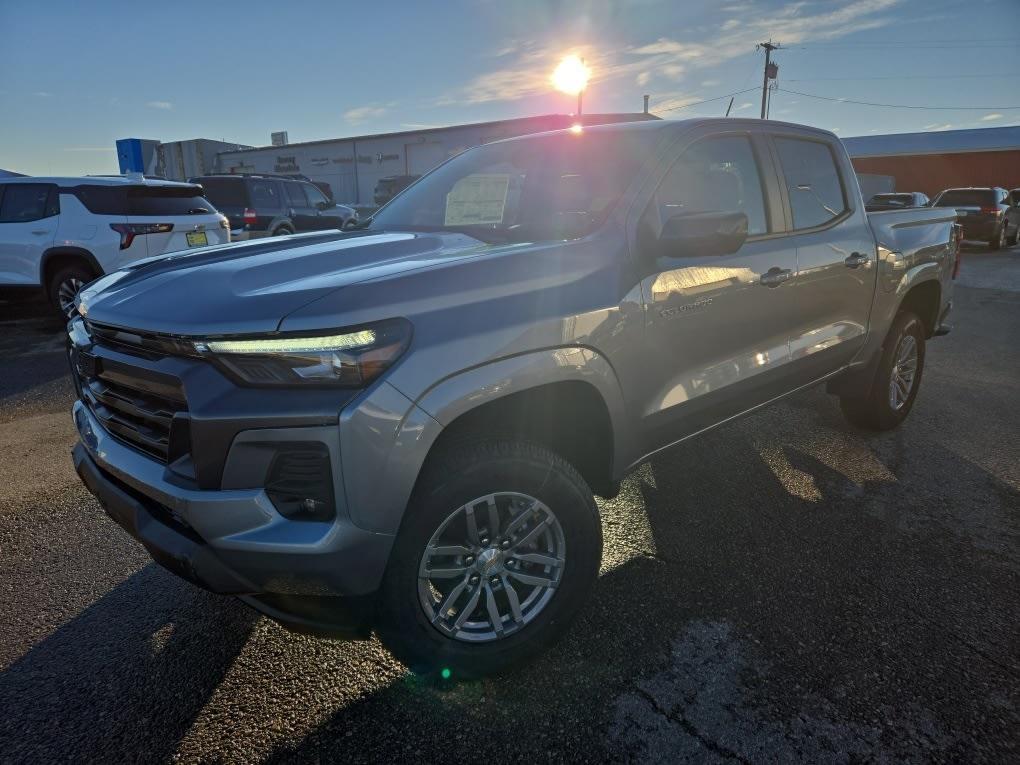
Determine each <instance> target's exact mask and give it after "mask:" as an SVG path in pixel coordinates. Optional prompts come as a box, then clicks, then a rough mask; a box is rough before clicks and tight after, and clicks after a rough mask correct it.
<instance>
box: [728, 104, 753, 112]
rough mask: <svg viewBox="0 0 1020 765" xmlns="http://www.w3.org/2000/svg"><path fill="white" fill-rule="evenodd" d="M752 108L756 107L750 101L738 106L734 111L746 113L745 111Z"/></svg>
mask: <svg viewBox="0 0 1020 765" xmlns="http://www.w3.org/2000/svg"><path fill="white" fill-rule="evenodd" d="M752 106H754V104H752V103H751V102H750V101H744V103H742V104H740V105H738V106H737V108H736V109H734V110H733V111H735V112H742V111H744V109H750V108H751V107H752Z"/></svg>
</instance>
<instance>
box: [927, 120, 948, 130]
mask: <svg viewBox="0 0 1020 765" xmlns="http://www.w3.org/2000/svg"><path fill="white" fill-rule="evenodd" d="M952 127H953V123H951V122H945V123H943V124H941V125H940V124H939V123H938V122H933V123H931V124H930V125H925V126H924V129H925V130H950V129H951V128H952Z"/></svg>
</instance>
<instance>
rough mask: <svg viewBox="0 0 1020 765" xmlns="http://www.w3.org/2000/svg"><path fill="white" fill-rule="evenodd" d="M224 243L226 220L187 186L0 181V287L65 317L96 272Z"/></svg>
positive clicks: (115, 179)
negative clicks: (39, 294) (38, 294)
mask: <svg viewBox="0 0 1020 765" xmlns="http://www.w3.org/2000/svg"><path fill="white" fill-rule="evenodd" d="M228 241H230V232H229V231H228V229H227V222H226V219H225V218H224V217H223V216H222V215H220V214H219V213H218V212H217V211H216V209H215V208H214V207H213V205H212V204H211V203H210V202H209V201H208V200H207V199H205V198H204V197H203V196H202V190H201V189H200V188H199V187H198V186H195V185H193V184H187V183H173V182H170V181H164V180H151V179H145V178H143V177H142V176H103V177H89V176H86V177H83V178H28V177H22V178H4V179H3V180H2V181H0V289H3V291H4V292H5V293H7V294H11V293H13V292H15V291H18V292H25V291H39V290H42V291H43V292H44V293H45V295H46V297H48V298H49V300H50V302H52V303H53V305H54V307H55V308H56V309H57V310H59V311H60V312H61V313H62V314H64V315H65V316H70V314H71V313H72V312H73V310H74V297H75V295H76V294H77V292H78V290H79V289H81V286H82V285H83V284H85V283H87V282H90V281H92V280H93V279H95V278H96V277H99V276H102V275H103V274H105V273H108V272H110V271H116V270H117V269H119V268H123V267H124V266H126V265H128V264H130V263H133V262H134V261H136V260H140V259H142V258H148V257H152V256H154V255H162V254H164V253H168V252H174V251H176V250H184V249H188V248H192V247H204V246H205V245H209V244H220V243H225V242H228Z"/></svg>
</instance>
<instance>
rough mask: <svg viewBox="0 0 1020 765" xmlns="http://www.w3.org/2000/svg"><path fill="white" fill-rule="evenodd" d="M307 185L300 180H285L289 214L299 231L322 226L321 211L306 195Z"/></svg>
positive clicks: (313, 229)
mask: <svg viewBox="0 0 1020 765" xmlns="http://www.w3.org/2000/svg"><path fill="white" fill-rule="evenodd" d="M305 185H306V184H304V183H300V182H298V181H284V182H283V187H284V195H285V198H286V200H287V215H288V217H289V218H290V220H291V222H292V223H293V224H294V228H295V229H297V231H298V232H301V231H315V230H316V229H319V228H321V222H320V221H319V211H318V210H317V209H316V208H315V207H313V206H312V203H311V202H310V201H309V199H308V197H307V196H306V195H305Z"/></svg>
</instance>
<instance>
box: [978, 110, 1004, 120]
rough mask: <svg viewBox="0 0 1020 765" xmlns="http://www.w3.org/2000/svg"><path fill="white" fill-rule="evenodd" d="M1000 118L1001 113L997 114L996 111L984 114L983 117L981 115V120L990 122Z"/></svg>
mask: <svg viewBox="0 0 1020 765" xmlns="http://www.w3.org/2000/svg"><path fill="white" fill-rule="evenodd" d="M1001 119H1002V115H1001V114H999V113H998V112H992V113H991V114H986V115H985V116H984V117H982V118H981V121H982V122H992V121H993V120H1001Z"/></svg>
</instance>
